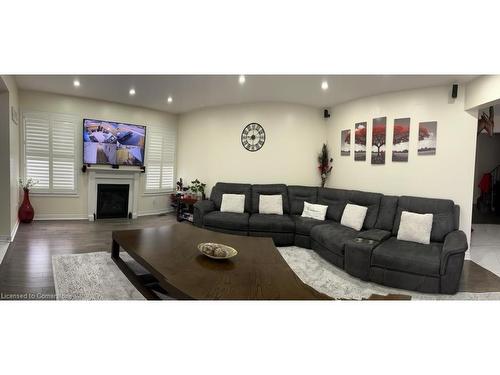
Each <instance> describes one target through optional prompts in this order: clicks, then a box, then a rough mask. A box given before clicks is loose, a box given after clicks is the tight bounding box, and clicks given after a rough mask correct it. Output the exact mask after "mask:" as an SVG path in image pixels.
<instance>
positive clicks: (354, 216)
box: [340, 203, 368, 231]
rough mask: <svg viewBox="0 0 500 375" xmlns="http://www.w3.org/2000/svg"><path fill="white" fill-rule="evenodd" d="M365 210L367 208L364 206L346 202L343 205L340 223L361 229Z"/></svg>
mask: <svg viewBox="0 0 500 375" xmlns="http://www.w3.org/2000/svg"><path fill="white" fill-rule="evenodd" d="M367 210H368V208H367V207H365V206H358V205H356V204H351V203H348V204H347V205H346V206H345V209H344V213H343V214H342V219H340V224H342V225H344V226H346V227H349V228H352V229H354V230H357V231H359V230H361V228H363V223H364V221H365V217H366V211H367Z"/></svg>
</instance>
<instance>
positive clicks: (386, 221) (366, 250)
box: [194, 182, 468, 294]
mask: <svg viewBox="0 0 500 375" xmlns="http://www.w3.org/2000/svg"><path fill="white" fill-rule="evenodd" d="M226 193H227V194H244V195H245V212H244V213H228V212H220V207H221V202H222V195H223V194H226ZM266 194H272V195H274V194H281V195H282V196H283V215H263V214H259V213H258V212H259V196H260V195H266ZM306 201H307V202H310V203H319V204H323V205H328V210H327V214H326V218H325V221H320V220H315V219H309V218H303V217H301V214H302V210H303V208H304V202H306ZM348 202H350V203H354V204H357V205H361V206H366V207H368V211H367V214H366V218H365V221H364V224H363V228H362V229H361V230H360V231H356V230H354V229H351V228H348V227H345V226H343V225H341V224H340V219H341V217H342V213H343V210H344V208H345V205H346V204H347V203H348ZM402 211H411V212H416V213H432V214H433V225H432V232H431V243H430V244H429V245H422V244H419V243H414V242H407V241H400V240H398V239H397V233H398V228H399V221H400V217H401V212H402ZM458 218H459V207H458V206H457V205H455V204H454V203H453V201H451V200H446V199H431V198H419V197H409V196H401V197H396V196H386V195H383V194H379V193H369V192H362V191H356V190H343V189H330V188H318V187H308V186H286V185H283V184H268V185H250V184H235V183H222V182H219V183H217V184H216V185H215V186H214V188H213V189H212V192H211V195H210V199H208V200H203V201H199V202H197V203H196V204H195V206H194V224H195V225H197V226H199V227H203V228H207V229H211V230H215V231H220V232H225V233H232V234H239V235H249V236H265V237H271V238H272V239H273V240H274V243H275V244H276V246H290V245H296V246H300V247H305V248H311V249H313V250H314V251H316V252H317V253H318V254H319V255H321V256H322V257H323V258H324V259H326V260H327V261H329V262H330V263H332V264H334V265H336V266H338V267H340V268H343V269H345V270H346V271H347V272H348V273H350V274H352V275H354V276H357V277H360V278H361V279H364V280H370V281H374V282H377V283H379V284H383V285H387V286H392V287H396V288H403V289H410V290H416V291H420V292H426V293H446V294H453V293H456V292H457V290H458V284H459V281H460V276H461V274H462V267H463V263H464V256H465V251H466V250H467V248H468V245H467V238H466V236H465V234H464V233H463V232H462V231H460V230H458V225H459V219H458Z"/></svg>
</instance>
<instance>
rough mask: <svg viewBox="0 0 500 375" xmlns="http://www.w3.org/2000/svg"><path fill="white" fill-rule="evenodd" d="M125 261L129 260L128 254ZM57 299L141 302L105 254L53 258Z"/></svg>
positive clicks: (139, 295) (134, 289)
mask: <svg viewBox="0 0 500 375" xmlns="http://www.w3.org/2000/svg"><path fill="white" fill-rule="evenodd" d="M121 257H122V259H123V260H124V261H132V260H131V258H130V257H129V256H128V255H127V254H125V253H124V254H122V255H121ZM52 268H53V270H54V284H55V289H56V298H57V299H58V300H83V301H92V300H144V299H145V298H144V297H143V296H142V294H141V293H140V292H139V291H138V290H137V289H136V288H135V287H134V286H133V285H132V283H131V282H130V281H129V280H128V279H127V277H126V276H125V274H124V273H123V272H122V271H121V270H120V269H119V268H118V266H117V265H116V264H115V262H113V260H112V259H111V254H110V253H107V252H104V251H103V252H98V253H85V254H68V255H53V256H52Z"/></svg>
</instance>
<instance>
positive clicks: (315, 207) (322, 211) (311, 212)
mask: <svg viewBox="0 0 500 375" xmlns="http://www.w3.org/2000/svg"><path fill="white" fill-rule="evenodd" d="M327 210H328V206H323V205H322V204H312V203H309V202H304V211H302V217H308V218H310V219H316V220H323V221H324V220H325V216H326V211H327Z"/></svg>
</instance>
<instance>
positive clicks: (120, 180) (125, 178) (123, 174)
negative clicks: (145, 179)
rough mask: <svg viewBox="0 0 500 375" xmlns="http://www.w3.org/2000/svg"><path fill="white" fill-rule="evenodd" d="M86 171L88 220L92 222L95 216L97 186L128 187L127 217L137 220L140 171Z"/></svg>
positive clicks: (100, 169) (106, 169)
mask: <svg viewBox="0 0 500 375" xmlns="http://www.w3.org/2000/svg"><path fill="white" fill-rule="evenodd" d="M87 171H88V176H89V177H88V178H89V184H88V191H87V195H88V205H87V207H88V211H87V215H88V219H89V220H90V221H94V220H95V219H96V218H97V217H98V215H97V206H98V202H97V200H98V185H127V186H128V202H127V207H128V210H127V216H126V217H131V218H132V219H136V218H137V206H138V204H137V201H138V196H139V181H140V179H139V176H140V173H141V170H140V169H128V168H120V169H111V168H98V167H93V168H91V169H90V168H89V169H87Z"/></svg>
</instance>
